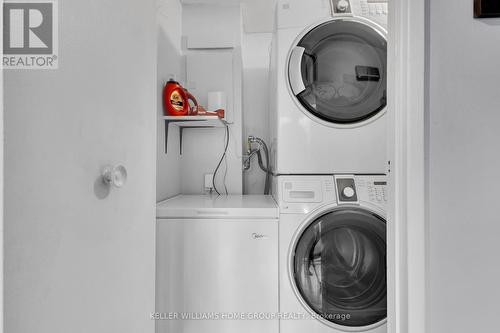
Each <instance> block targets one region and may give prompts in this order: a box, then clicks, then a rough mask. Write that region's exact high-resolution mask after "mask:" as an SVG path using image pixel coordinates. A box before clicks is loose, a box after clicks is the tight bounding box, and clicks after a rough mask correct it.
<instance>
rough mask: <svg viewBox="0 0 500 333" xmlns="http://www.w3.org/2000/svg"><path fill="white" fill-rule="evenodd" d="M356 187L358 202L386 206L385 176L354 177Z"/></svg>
mask: <svg viewBox="0 0 500 333" xmlns="http://www.w3.org/2000/svg"><path fill="white" fill-rule="evenodd" d="M356 186H357V187H358V193H359V196H360V200H362V201H366V202H371V203H373V204H375V205H377V206H385V205H387V177H386V176H383V175H381V176H356Z"/></svg>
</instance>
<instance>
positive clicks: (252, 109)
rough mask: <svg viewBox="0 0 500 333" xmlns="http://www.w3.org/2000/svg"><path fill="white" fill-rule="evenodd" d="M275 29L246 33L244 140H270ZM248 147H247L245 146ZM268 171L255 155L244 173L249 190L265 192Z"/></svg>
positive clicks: (244, 185)
mask: <svg viewBox="0 0 500 333" xmlns="http://www.w3.org/2000/svg"><path fill="white" fill-rule="evenodd" d="M271 41H272V34H271V33H243V35H242V53H243V143H244V144H245V142H246V138H248V136H249V135H252V136H256V137H259V138H261V139H263V140H264V141H265V142H266V143H267V144H268V147H269V148H271V147H270V142H269V122H268V119H269V98H270V93H272V92H270V91H269V60H270V56H269V52H270V47H271ZM245 149H246V147H244V150H245ZM265 177H266V174H265V173H264V172H263V171H262V170H261V169H260V168H259V165H258V162H257V157H256V156H254V158H253V160H252V165H251V168H250V170H248V171H245V172H244V174H243V189H244V193H245V194H263V193H264V187H265Z"/></svg>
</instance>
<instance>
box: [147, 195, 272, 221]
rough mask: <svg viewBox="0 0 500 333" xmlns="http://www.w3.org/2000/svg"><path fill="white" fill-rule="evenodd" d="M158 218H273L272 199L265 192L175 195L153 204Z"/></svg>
mask: <svg viewBox="0 0 500 333" xmlns="http://www.w3.org/2000/svg"><path fill="white" fill-rule="evenodd" d="M156 216H157V218H159V219H170V218H217V219H246V218H248V219H256V218H257V219H277V218H278V217H279V210H278V206H277V204H276V202H275V201H274V199H273V198H272V197H271V196H268V195H229V196H215V195H179V196H176V197H174V198H172V199H168V200H165V201H162V202H159V203H158V204H157V205H156Z"/></svg>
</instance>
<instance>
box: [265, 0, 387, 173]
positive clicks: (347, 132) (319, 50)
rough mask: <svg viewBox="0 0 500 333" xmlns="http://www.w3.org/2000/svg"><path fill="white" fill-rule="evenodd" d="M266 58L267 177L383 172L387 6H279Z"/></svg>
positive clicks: (330, 2)
mask: <svg viewBox="0 0 500 333" xmlns="http://www.w3.org/2000/svg"><path fill="white" fill-rule="evenodd" d="M277 6H278V7H277V28H276V32H275V35H274V39H273V45H272V52H271V65H270V68H271V70H270V71H271V72H270V78H271V87H272V88H271V91H272V92H273V98H272V99H271V141H272V142H271V159H272V165H273V172H274V174H277V175H281V174H333V173H359V174H363V173H364V174H368V173H370V174H371V173H385V172H386V163H387V158H386V156H387V153H386V150H387V144H386V141H387V133H386V118H387V117H386V116H385V114H386V104H387V95H386V87H387V39H386V30H385V27H384V23H385V22H386V21H387V3H386V0H378V1H373V0H350V1H347V0H312V1H303V0H280V1H279V2H278V5H277Z"/></svg>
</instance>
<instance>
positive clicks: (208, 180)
mask: <svg viewBox="0 0 500 333" xmlns="http://www.w3.org/2000/svg"><path fill="white" fill-rule="evenodd" d="M213 179H214V174H213V173H207V174H205V183H204V187H205V192H212V190H213V189H214V183H213Z"/></svg>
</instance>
